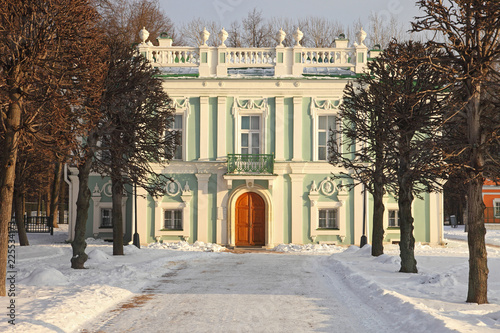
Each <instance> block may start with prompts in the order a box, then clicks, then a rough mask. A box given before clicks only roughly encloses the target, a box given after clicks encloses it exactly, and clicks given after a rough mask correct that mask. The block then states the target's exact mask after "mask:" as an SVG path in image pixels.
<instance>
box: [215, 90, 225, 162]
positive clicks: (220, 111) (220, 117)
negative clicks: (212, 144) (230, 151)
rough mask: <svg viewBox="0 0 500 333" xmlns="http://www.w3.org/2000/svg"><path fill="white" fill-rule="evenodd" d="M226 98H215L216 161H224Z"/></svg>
mask: <svg viewBox="0 0 500 333" xmlns="http://www.w3.org/2000/svg"><path fill="white" fill-rule="evenodd" d="M226 99H227V98H226V96H219V97H217V160H225V159H226V155H227V151H226Z"/></svg>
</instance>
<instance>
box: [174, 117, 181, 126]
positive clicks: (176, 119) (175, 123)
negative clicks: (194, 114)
mask: <svg viewBox="0 0 500 333" xmlns="http://www.w3.org/2000/svg"><path fill="white" fill-rule="evenodd" d="M174 128H175V129H182V115H181V114H176V115H175V120H174Z"/></svg>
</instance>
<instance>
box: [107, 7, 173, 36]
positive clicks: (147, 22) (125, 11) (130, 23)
mask: <svg viewBox="0 0 500 333" xmlns="http://www.w3.org/2000/svg"><path fill="white" fill-rule="evenodd" d="M97 2H98V9H99V12H100V14H101V17H102V20H101V21H102V24H103V28H104V29H105V30H106V31H107V32H108V34H109V35H112V36H114V37H115V38H121V39H123V40H125V41H127V42H128V43H130V44H132V43H138V42H141V40H140V39H139V31H140V30H141V29H142V28H143V27H145V28H146V29H147V30H148V32H149V40H150V41H151V42H152V43H153V44H155V45H157V41H156V39H157V38H158V36H159V35H160V34H161V33H167V34H168V35H169V36H170V37H171V38H172V40H173V43H175V45H178V44H179V43H180V44H182V40H181V36H180V35H178V34H177V31H176V30H175V26H174V23H173V22H172V20H171V19H170V18H169V17H168V16H167V15H166V14H165V12H164V11H163V10H162V9H161V8H160V4H159V2H158V0H98V1H97Z"/></svg>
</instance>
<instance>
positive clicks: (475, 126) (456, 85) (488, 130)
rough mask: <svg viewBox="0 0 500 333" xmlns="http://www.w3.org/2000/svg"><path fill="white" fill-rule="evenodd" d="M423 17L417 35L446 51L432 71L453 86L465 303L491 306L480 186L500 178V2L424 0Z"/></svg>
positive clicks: (450, 142)
mask: <svg viewBox="0 0 500 333" xmlns="http://www.w3.org/2000/svg"><path fill="white" fill-rule="evenodd" d="M417 6H418V7H419V8H420V9H421V10H422V11H423V12H424V14H423V16H421V17H417V18H416V21H415V22H414V23H412V26H413V31H416V32H420V31H430V32H434V33H435V34H436V37H437V38H434V39H433V41H432V42H431V43H433V44H434V45H436V47H439V48H441V49H442V50H443V51H444V56H443V57H440V58H437V59H434V60H435V66H434V67H433V68H432V70H433V71H434V72H435V73H436V74H437V73H444V74H447V75H448V77H449V80H450V81H451V82H453V89H451V90H450V94H451V95H452V96H453V103H452V104H451V105H450V106H449V107H448V109H449V110H450V113H449V115H448V118H447V122H450V123H452V124H453V126H450V127H455V128H456V129H458V130H457V131H456V132H455V133H446V134H447V135H443V138H444V139H445V140H444V142H446V143H445V144H446V146H447V150H448V156H447V158H448V161H450V167H449V172H450V173H453V171H454V169H458V170H461V171H460V174H462V175H464V183H465V185H466V187H467V223H468V245H469V284H468V292H467V302H470V303H478V304H483V303H487V302H488V297H487V291H488V264H487V253H486V244H485V234H486V229H485V226H484V203H483V198H482V186H483V182H484V179H485V178H490V179H498V178H499V176H500V172H499V171H500V161H499V160H498V142H499V135H500V134H499V133H500V131H499V129H500V112H499V109H498V103H497V102H495V99H496V98H495V96H494V93H492V91H495V90H496V91H497V92H498V85H497V84H498V68H497V67H495V66H496V64H498V61H499V60H500V2H499V1H479V0H450V1H447V2H444V1H436V0H420V1H418V2H417Z"/></svg>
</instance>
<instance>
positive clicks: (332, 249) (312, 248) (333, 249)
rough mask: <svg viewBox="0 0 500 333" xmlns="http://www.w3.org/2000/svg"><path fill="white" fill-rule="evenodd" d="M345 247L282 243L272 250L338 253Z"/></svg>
mask: <svg viewBox="0 0 500 333" xmlns="http://www.w3.org/2000/svg"><path fill="white" fill-rule="evenodd" d="M344 250H345V248H343V247H340V246H335V245H327V244H306V245H297V244H280V245H278V246H276V247H275V248H274V249H272V251H276V252H285V253H289V252H292V253H338V252H342V251H344Z"/></svg>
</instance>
